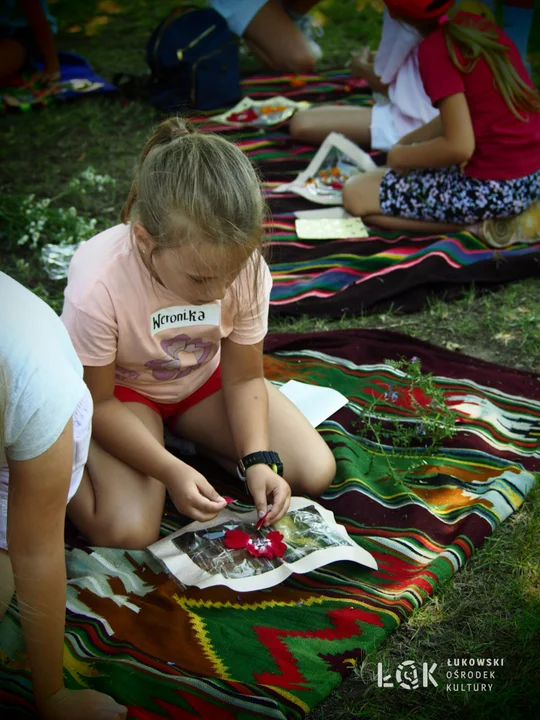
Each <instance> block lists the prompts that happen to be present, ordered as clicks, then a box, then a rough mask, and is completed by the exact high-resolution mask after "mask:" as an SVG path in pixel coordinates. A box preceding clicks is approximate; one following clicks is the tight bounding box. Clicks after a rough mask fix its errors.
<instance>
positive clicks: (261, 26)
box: [243, 0, 316, 73]
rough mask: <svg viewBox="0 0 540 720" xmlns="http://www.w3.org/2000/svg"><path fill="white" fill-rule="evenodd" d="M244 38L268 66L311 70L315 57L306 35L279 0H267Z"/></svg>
mask: <svg viewBox="0 0 540 720" xmlns="http://www.w3.org/2000/svg"><path fill="white" fill-rule="evenodd" d="M243 37H244V39H245V40H246V42H247V43H248V45H249V47H250V48H251V50H253V52H254V53H255V54H256V55H258V56H259V58H260V59H261V60H262V61H263V62H264V64H265V65H267V66H268V67H270V68H272V69H273V70H277V71H280V72H290V73H312V72H313V70H314V69H315V62H316V58H315V55H314V54H313V51H312V49H311V47H310V45H309V41H308V39H307V38H306V36H305V35H303V33H302V32H301V31H300V30H299V29H298V28H297V27H296V25H295V24H294V23H293V21H292V20H291V18H290V17H289V15H288V14H287V12H286V11H285V10H284V9H283V7H282V6H281V3H280V2H278V0H268V2H267V3H266V4H265V5H263V7H262V8H261V9H260V10H259V12H258V13H257V14H256V15H255V17H254V18H253V20H252V21H251V22H250V23H249V25H248V26H247V28H246V30H245V32H244V35H243Z"/></svg>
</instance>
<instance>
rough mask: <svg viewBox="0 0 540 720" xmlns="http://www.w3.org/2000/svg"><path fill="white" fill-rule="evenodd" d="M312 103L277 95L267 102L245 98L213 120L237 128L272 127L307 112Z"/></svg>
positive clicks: (266, 100)
mask: <svg viewBox="0 0 540 720" xmlns="http://www.w3.org/2000/svg"><path fill="white" fill-rule="evenodd" d="M309 107H311V103H308V102H306V101H305V100H304V101H300V102H297V101H295V100H289V98H286V97H282V96H281V95H276V97H272V98H266V99H265V100H253V99H252V98H250V97H245V98H243V99H242V100H240V102H239V103H237V104H236V105H235V106H234V107H233V108H231V109H230V110H227V111H226V112H224V113H220V114H219V115H213V116H212V117H211V120H212V121H214V122H218V123H222V124H223V125H232V126H236V127H244V126H249V127H262V128H264V127H270V126H271V125H278V124H279V123H282V122H285V120H288V119H289V118H291V117H292V116H293V115H294V113H295V112H296V111H297V110H307V109H308V108H309Z"/></svg>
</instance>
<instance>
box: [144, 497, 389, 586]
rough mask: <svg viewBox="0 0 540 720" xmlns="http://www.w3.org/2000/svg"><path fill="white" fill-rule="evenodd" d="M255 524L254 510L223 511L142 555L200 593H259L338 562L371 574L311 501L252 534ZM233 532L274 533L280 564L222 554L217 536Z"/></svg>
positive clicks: (371, 562)
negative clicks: (279, 542) (281, 545)
mask: <svg viewBox="0 0 540 720" xmlns="http://www.w3.org/2000/svg"><path fill="white" fill-rule="evenodd" d="M256 522H257V512H256V510H253V511H251V512H248V513H242V512H235V511H233V510H231V509H230V507H227V508H225V509H224V510H222V511H221V512H220V514H219V515H218V517H217V518H214V520H210V521H209V522H206V523H201V522H192V523H190V524H189V525H187V526H186V527H184V528H182V529H181V530H177V531H176V532H175V533H172V534H171V535H169V536H168V537H166V538H163V539H162V540H159V541H158V542H156V543H154V544H153V545H150V547H149V548H148V549H149V550H150V552H151V553H152V555H154V556H155V557H156V558H157V559H158V560H159V561H160V562H162V563H163V564H164V565H165V567H166V569H167V570H168V572H169V573H170V574H171V575H172V576H173V577H174V578H176V579H177V580H178V581H179V582H180V583H181V584H182V585H184V586H191V585H194V586H195V587H198V588H201V589H204V588H207V587H214V586H215V585H226V586H227V587H230V588H231V589H232V590H235V591H236V592H250V591H254V590H264V589H266V588H270V587H273V586H274V585H278V584H279V583H281V582H283V581H284V580H286V579H287V578H288V577H289V576H290V575H291V574H292V573H307V572H312V571H313V570H316V569H317V568H319V567H321V566H323V565H327V564H329V563H332V562H340V561H343V560H350V561H352V562H356V563H359V564H360V565H364V566H365V567H367V568H371V569H373V570H377V562H376V560H375V558H374V557H373V556H372V555H371V554H370V553H369V552H367V550H364V548H361V547H360V546H359V545H357V544H356V543H355V542H354V540H352V538H350V537H349V535H348V533H347V531H346V530H345V528H344V527H343V525H338V524H337V523H336V521H335V518H334V514H333V513H332V512H330V511H329V510H326V509H325V508H323V507H322V506H321V505H319V504H318V503H316V502H314V501H313V500H309V499H307V498H300V497H293V498H291V505H290V508H289V511H288V512H287V514H286V515H285V517H284V518H282V519H281V520H280V521H279V522H278V523H276V524H275V525H274V526H273V527H271V528H266V529H264V531H258V533H257V531H255V524H256ZM238 527H240V528H241V529H245V530H246V532H248V531H249V532H250V534H253V535H257V534H259V536H260V537H262V536H264V535H265V534H266V532H267V531H268V530H270V531H272V530H278V531H279V532H281V533H282V535H283V537H284V542H285V543H286V545H287V552H286V553H285V555H284V556H283V557H282V558H274V559H272V560H268V559H266V558H253V557H251V556H250V555H249V553H248V552H247V550H228V549H227V548H226V547H225V546H224V544H223V541H222V539H221V537H220V535H221V534H222V533H223V531H225V530H226V529H236V528H238ZM209 531H210V532H209ZM216 536H217V537H216Z"/></svg>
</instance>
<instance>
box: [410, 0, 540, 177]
mask: <svg viewBox="0 0 540 720" xmlns="http://www.w3.org/2000/svg"><path fill="white" fill-rule="evenodd" d="M473 19H474V21H475V22H484V21H482V20H481V19H480V18H478V17H475V16H473V15H470V14H468V13H464V12H461V13H459V14H458V15H457V16H456V21H458V22H468V21H472V20H473ZM491 27H493V26H491ZM495 30H496V31H497V34H498V36H499V42H500V43H502V44H504V45H506V46H508V48H509V53H508V58H509V60H510V62H511V63H512V65H513V66H514V69H515V70H516V72H517V73H518V74H519V76H520V77H521V79H522V80H524V81H525V82H526V83H527V84H529V85H530V86H531V87H534V86H533V84H532V81H531V79H530V77H529V75H528V73H527V70H526V69H525V66H524V65H523V61H522V59H521V56H520V54H519V52H518V50H517V48H516V46H515V45H514V44H513V43H512V41H511V40H510V38H508V37H507V36H506V35H505V34H504V33H503V32H502V31H501V30H498V29H497V28H495ZM457 56H458V58H459V60H460V61H461V62H462V61H463V58H462V56H461V54H460V53H459V51H458V52H457ZM418 62H419V66H420V74H421V76H422V80H423V82H424V87H425V89H426V92H427V94H428V95H429V97H430V98H431V102H432V103H433V105H435V106H436V105H437V103H438V102H439V101H440V100H442V99H443V98H445V97H448V96H450V95H454V94H456V93H465V96H466V98H467V104H468V105H469V111H470V113H471V120H472V125H473V129H474V137H475V142H476V147H475V150H474V153H473V156H472V157H471V159H470V160H469V162H468V163H467V165H466V166H465V169H464V173H465V174H466V175H470V176H471V177H475V178H482V179H484V180H512V179H514V178H519V177H525V176H526V175H531V174H532V173H534V172H536V171H537V170H540V113H537V112H536V113H530V114H529V115H528V118H527V120H526V121H525V122H523V121H522V120H518V118H516V117H515V115H513V114H512V111H511V110H510V109H509V107H508V106H507V104H506V103H505V101H504V98H503V96H502V95H501V93H500V92H499V91H498V89H497V87H496V86H495V82H494V79H493V73H492V72H491V70H490V68H489V66H488V64H487V63H486V61H485V60H484V59H483V58H482V59H480V60H479V61H478V62H477V63H476V65H475V66H474V69H473V70H472V72H469V73H463V72H460V71H459V70H458V68H457V67H456V66H455V65H454V63H453V62H452V59H451V57H450V53H449V52H448V48H447V47H446V41H445V37H444V32H443V29H442V27H440V28H438V29H437V30H434V31H433V32H432V33H431V34H430V35H428V36H427V37H426V38H425V39H424V40H423V41H422V42H421V43H420V46H419V48H418Z"/></svg>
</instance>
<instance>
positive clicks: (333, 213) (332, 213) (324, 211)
mask: <svg viewBox="0 0 540 720" xmlns="http://www.w3.org/2000/svg"><path fill="white" fill-rule="evenodd" d="M294 214H295V216H296V217H297V218H298V219H299V220H319V219H320V218H322V219H323V220H326V219H330V218H332V219H335V220H340V219H342V218H352V217H354V215H350V214H349V213H348V212H347V211H346V210H345V208H343V207H342V206H341V205H336V206H334V207H325V208H321V209H320V210H297V211H296V212H295V213H294Z"/></svg>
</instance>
